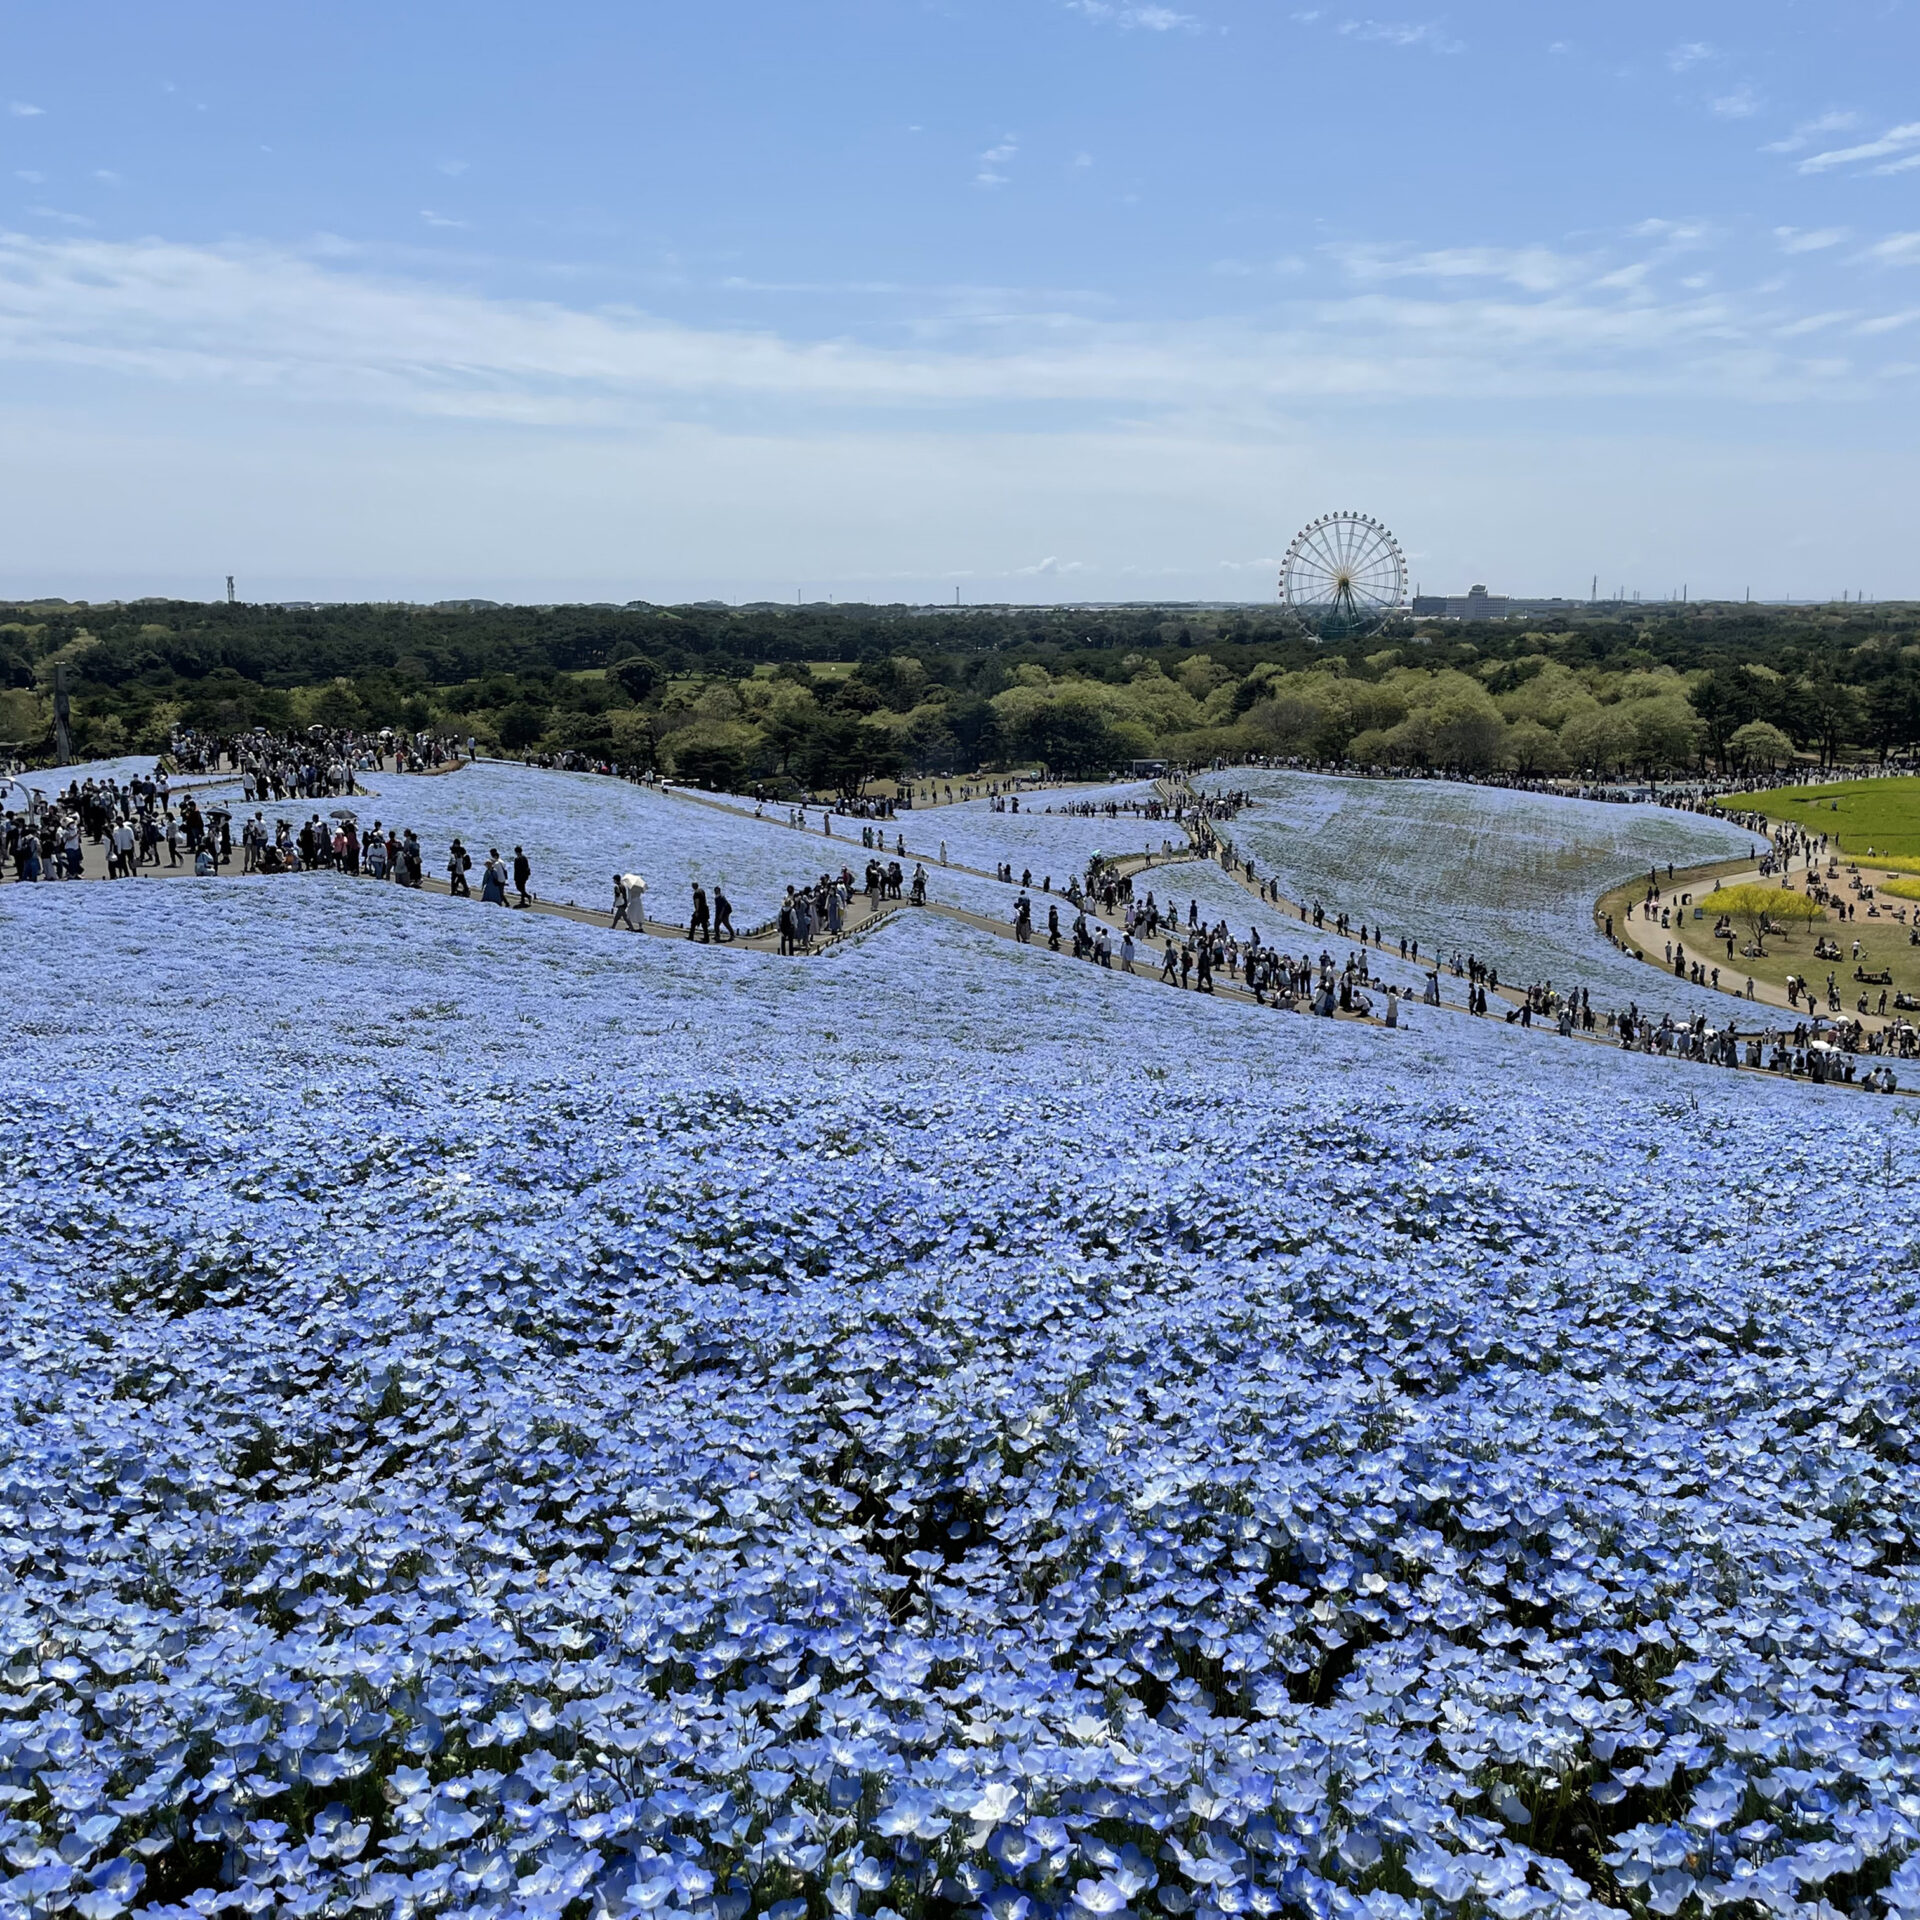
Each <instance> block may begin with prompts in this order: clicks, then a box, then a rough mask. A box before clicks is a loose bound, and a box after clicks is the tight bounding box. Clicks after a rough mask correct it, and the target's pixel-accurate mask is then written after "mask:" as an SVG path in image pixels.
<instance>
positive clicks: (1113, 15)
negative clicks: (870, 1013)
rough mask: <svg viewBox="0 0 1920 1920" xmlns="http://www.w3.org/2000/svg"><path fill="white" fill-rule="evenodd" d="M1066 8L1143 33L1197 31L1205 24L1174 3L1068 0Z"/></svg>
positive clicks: (1123, 29)
mask: <svg viewBox="0 0 1920 1920" xmlns="http://www.w3.org/2000/svg"><path fill="white" fill-rule="evenodd" d="M1067 11H1068V12H1069V13H1077V14H1079V15H1080V17H1081V18H1082V19H1084V20H1097V21H1098V22H1099V23H1100V24H1101V25H1102V26H1109V27H1119V28H1120V29H1121V30H1122V31H1123V32H1132V31H1135V30H1138V31H1140V32H1143V33H1176V32H1183V31H1184V32H1187V33H1193V32H1197V31H1198V30H1199V28H1200V27H1201V26H1202V25H1203V24H1204V23H1203V22H1202V21H1201V20H1200V19H1199V18H1198V17H1197V16H1196V15H1194V14H1191V13H1180V12H1177V11H1176V10H1175V9H1174V8H1172V7H1161V6H1127V5H1124V4H1121V0H1067Z"/></svg>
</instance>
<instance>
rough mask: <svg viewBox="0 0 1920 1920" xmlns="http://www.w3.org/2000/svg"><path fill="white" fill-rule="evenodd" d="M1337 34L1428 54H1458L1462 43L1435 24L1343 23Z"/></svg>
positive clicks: (1415, 21) (1403, 21)
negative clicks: (1421, 48)
mask: <svg viewBox="0 0 1920 1920" xmlns="http://www.w3.org/2000/svg"><path fill="white" fill-rule="evenodd" d="M1338 30H1339V31H1340V32H1341V33H1343V34H1346V35H1347V36H1348V37H1349V38H1351V39H1355V40H1367V41H1373V42H1376V43H1378V44H1379V45H1382V46H1388V47H1425V48H1426V49H1427V50H1428V52H1430V53H1460V52H1463V51H1464V50H1465V48H1466V42H1465V41H1464V40H1458V39H1455V38H1454V36H1453V35H1452V34H1450V33H1449V32H1448V31H1447V30H1446V28H1445V27H1443V26H1442V25H1441V24H1440V23H1439V22H1438V21H1437V20H1343V21H1341V23H1340V26H1339V29H1338Z"/></svg>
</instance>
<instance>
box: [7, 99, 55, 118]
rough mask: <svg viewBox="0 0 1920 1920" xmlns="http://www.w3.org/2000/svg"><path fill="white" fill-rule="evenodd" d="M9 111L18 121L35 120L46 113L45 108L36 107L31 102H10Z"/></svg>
mask: <svg viewBox="0 0 1920 1920" xmlns="http://www.w3.org/2000/svg"><path fill="white" fill-rule="evenodd" d="M7 111H8V112H9V113H10V114H12V115H13V117H14V118H15V119H16V120H34V119H38V118H39V116H40V115H41V114H43V113H45V112H46V108H45V107H36V106H35V105H34V104H33V102H32V101H30V100H9V101H8V102H7Z"/></svg>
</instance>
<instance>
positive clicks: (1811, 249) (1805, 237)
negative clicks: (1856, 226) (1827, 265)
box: [1773, 227, 1848, 253]
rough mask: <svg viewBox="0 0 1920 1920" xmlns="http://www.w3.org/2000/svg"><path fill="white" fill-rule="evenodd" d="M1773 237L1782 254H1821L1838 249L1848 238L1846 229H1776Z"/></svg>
mask: <svg viewBox="0 0 1920 1920" xmlns="http://www.w3.org/2000/svg"><path fill="white" fill-rule="evenodd" d="M1773 237H1774V238H1775V239H1776V240H1777V241H1779V243H1780V251H1781V252H1782V253H1819V252H1821V251H1822V250H1823V249H1825V248H1827V247H1837V246H1838V245H1839V244H1840V243H1841V242H1842V241H1843V240H1845V239H1846V238H1847V237H1848V236H1847V230H1846V228H1845V227H1814V228H1811V229H1807V228H1801V227H1775V228H1774V230H1773Z"/></svg>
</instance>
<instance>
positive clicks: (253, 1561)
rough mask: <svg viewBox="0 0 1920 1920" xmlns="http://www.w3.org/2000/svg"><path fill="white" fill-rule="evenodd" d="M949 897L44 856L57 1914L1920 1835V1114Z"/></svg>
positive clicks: (26, 1560) (1877, 1871) (1506, 1874)
mask: <svg viewBox="0 0 1920 1920" xmlns="http://www.w3.org/2000/svg"><path fill="white" fill-rule="evenodd" d="M22 894H24V895H25V896H26V897H25V899H24V900H23V899H22V898H21V897H20V896H21V895H22ZM924 926H925V923H924V922H916V921H915V920H913V919H912V918H911V917H908V918H907V919H905V920H903V921H900V922H896V923H895V924H894V925H893V926H891V927H889V928H887V929H884V930H881V931H879V932H876V934H875V935H873V936H872V937H871V938H870V939H868V940H866V941H864V942H862V943H859V944H857V945H855V946H853V947H851V948H848V949H846V950H844V951H843V952H842V953H841V954H840V955H839V956H838V957H836V958H834V959H831V960H828V961H824V962H815V963H790V962H789V963H783V962H781V961H780V960H778V959H777V958H774V957H771V956H763V955H754V954H744V953H735V952H709V951H706V950H701V951H698V952H694V951H689V950H688V949H687V948H686V947H684V946H680V947H675V946H672V945H670V944H667V943H651V942H638V941H632V942H629V941H616V940H611V939H609V938H608V937H607V936H606V935H604V934H601V933H597V932H595V931H594V930H592V929H588V928H582V927H579V926H575V925H571V924H568V923H565V922H560V921H552V920H546V921H542V920H535V919H533V918H531V917H528V916H510V915H505V914H498V915H489V914H484V913H482V912H480V911H479V910H478V909H475V908H471V907H468V906H465V905H464V904H461V903H456V902H451V901H446V900H440V899H434V898H427V899H418V898H406V897H401V896H399V895H398V893H397V890H393V889H377V888H372V887H356V886H353V885H352V884H351V883H348V882H345V881H340V880H335V879H330V878H325V877H322V878H318V879H316V880H315V881H313V882H312V883H303V884H302V885H300V886H299V887H292V886H287V885H284V884H276V883H271V882H263V883H252V882H240V883H235V884H231V885H223V886H218V887H213V886H208V887H196V886H192V885H190V884H185V883H183V884H181V885H180V886H178V887H169V888H165V889H151V890H146V889H139V890H136V889H133V888H128V889H124V890H122V889H112V888H78V887H75V888H45V889H38V890H27V889H20V890H18V892H16V891H14V890H11V889H10V890H8V891H7V892H5V893H4V894H0V938H3V939H4V940H5V942H6V944H7V950H8V953H9V956H10V960H11V961H12V964H13V968H14V977H15V981H16V986H17V989H18V991H19V993H20V996H21V1005H22V1007H23V1008H25V1009H26V1010H27V1013H26V1017H24V1018H22V1019H20V1020H18V1021H17V1022H16V1025H15V1029H14V1035H13V1044H12V1046H11V1047H10V1049H9V1051H8V1053H7V1055H6V1057H5V1060H4V1063H0V1109H4V1111H5V1112H6V1113H7V1114H8V1115H9V1118H10V1119H11V1121H12V1123H13V1124H12V1125H11V1126H10V1127H9V1129H8V1131H7V1135H6V1140H7V1147H6V1153H7V1165H6V1170H5V1171H6V1177H5V1179H4V1180H0V1395H4V1399H5V1405H6V1410H7V1418H6V1419H5V1421H4V1423H0V1562H3V1563H4V1567H5V1572H4V1574H0V1674H3V1675H4V1685H5V1688H6V1692H5V1694H4V1697H3V1700H0V1783H3V1784H4V1785H5V1787H6V1789H7V1792H6V1797H5V1807H4V1813H3V1814H0V1835H3V1836H4V1847H5V1859H6V1862H7V1875H8V1877H7V1878H6V1880H5V1881H4V1883H0V1911H4V1912H5V1913H7V1914H10V1915H11V1914H15V1913H18V1914H21V1915H26V1914H40V1913H51V1912H56V1911H66V1910H71V1911H73V1912H75V1913H78V1914H79V1915H81V1916H82V1920H113V1916H115V1915H117V1914H119V1913H121V1912H123V1911H126V1910H128V1909H141V1910H146V1911H155V1912H177V1913H180V1914H183V1915H184V1914H186V1913H189V1912H191V1913H196V1914H206V1913H211V1912H214V1911H217V1910H220V1909H222V1908H228V1909H231V1910H233V1911H239V1912H260V1913H264V1912H267V1911H269V1910H272V1911H274V1912H284V1913H289V1914H332V1913H338V1914H343V1915H344V1914H346V1913H349V1912H355V1911H358V1912H373V1911H382V1912H389V1913H396V1914H406V1915H420V1914H428V1913H437V1912H494V1911H500V1912H505V1911H508V1910H511V1911H513V1912H515V1913H548V1914H554V1915H560V1914H565V1913H578V1914H583V1915H584V1914H604V1915H626V1914H647V1913H657V1914H663V1915H678V1914H684V1915H688V1916H699V1917H700V1920H739V1916H742V1915H745V1914H747V1913H749V1912H756V1913H758V1912H765V1913H769V1914H772V1915H774V1916H776V1920H803V1916H809V1915H811V1916H827V1915H835V1916H842V1917H843V1920H850V1916H853V1915H855V1914H863V1915H867V1916H872V1917H873V1920H880V1917H881V1916H884V1915H887V1914H896V1915H901V1916H907V1920H933V1917H934V1916H943V1915H962V1914H964V1915H980V1916H983V1917H984V1920H1081V1917H1082V1916H1115V1915H1140V1916H1147V1915H1170V1916H1176V1917H1177V1920H1184V1917H1186V1916H1196V1915H1197V1916H1204V1917H1205V1920H1213V1916H1217V1915H1241V1914H1247V1913H1254V1914H1273V1913H1280V1912H1288V1913H1298V1914H1305V1915H1313V1916H1316V1917H1319V1916H1328V1915H1335V1914H1339V1915H1360V1914H1364V1915H1366V1916H1369V1920H1411V1916H1412V1915H1414V1914H1416V1913H1423V1914H1430V1915H1434V1916H1438V1915H1441V1914H1455V1913H1457V1914H1461V1915H1481V1914H1487V1913H1492V1914H1495V1915H1499V1916H1502V1917H1503V1920H1510V1917H1512V1916H1519V1915H1523V1914H1529V1913H1534V1912H1540V1913H1547V1912H1553V1913H1567V1914H1575V1915H1581V1914H1588V1913H1595V1912H1598V1911H1599V1910H1601V1909H1602V1908H1611V1909H1616V1910H1618V1909H1627V1910H1631V1911H1634V1912H1636V1913H1644V1912H1653V1913H1658V1914H1663V1915H1664V1914H1673V1913H1679V1912H1685V1913H1687V1914H1692V1913H1694V1912H1702V1913H1704V1912H1705V1911H1708V1910H1710V1909H1712V1908H1714V1907H1716V1906H1720V1905H1725V1904H1727V1903H1730V1902H1746V1903H1749V1904H1750V1905H1751V1906H1752V1908H1753V1909H1754V1910H1756V1911H1757V1910H1761V1909H1768V1910H1772V1911H1776V1912H1782V1913H1785V1912H1789V1911H1793V1910H1796V1908H1797V1907H1799V1906H1802V1905H1805V1906H1811V1904H1812V1903H1813V1902H1815V1901H1817V1900H1821V1899H1824V1900H1826V1901H1827V1902H1829V1903H1830V1906H1831V1907H1832V1908H1837V1909H1839V1910H1842V1911H1846V1910H1850V1909H1854V1908H1856V1907H1857V1908H1858V1909H1859V1910H1861V1911H1875V1910H1877V1909H1878V1906H1879V1903H1880V1902H1881V1901H1882V1900H1884V1901H1885V1902H1886V1904H1887V1905H1888V1906H1889V1907H1890V1908H1891V1909H1893V1910H1894V1911H1896V1912H1906V1911H1910V1910H1912V1909H1913V1908H1914V1907H1915V1905H1916V1904H1920V1868H1916V1867H1915V1866H1912V1865H1910V1864H1908V1862H1909V1856H1910V1854H1911V1853H1912V1852H1913V1850H1914V1842H1915V1835H1916V1822H1917V1821H1920V1795H1917V1794H1916V1788H1915V1784H1914V1775H1915V1770H1916V1768H1917V1767H1920V1716H1917V1713H1916V1698H1920V1696H1917V1695H1916V1666H1920V1651H1917V1647H1916V1636H1915V1631H1914V1629H1915V1620H1916V1615H1915V1607H1916V1603H1917V1602H1920V1572H1917V1571H1916V1569H1917V1568H1920V1553H1917V1552H1916V1540H1915V1533H1914V1529H1915V1525H1916V1522H1915V1511H1916V1494H1920V1468H1917V1467H1916V1464H1915V1460H1914V1447H1915V1444H1916V1443H1915V1439H1914V1433H1915V1426H1914V1422H1915V1403H1914V1395H1915V1386H1916V1362H1915V1358H1914V1356H1915V1352H1916V1337H1915V1336H1916V1333H1917V1332H1920V1324H1917V1316H1916V1308H1917V1305H1920V1300H1917V1295H1920V1279H1916V1272H1917V1271H1920V1269H1917V1267H1916V1262H1917V1261H1920V1200H1916V1197H1915V1192H1914V1189H1913V1186H1912V1184H1911V1183H1910V1182H1907V1181H1905V1180H1903V1179H1901V1178H1899V1177H1898V1175H1897V1172H1896V1169H1897V1168H1898V1167H1899V1166H1901V1165H1903V1164H1904V1157H1905V1156H1906V1155H1908V1154H1910V1152H1911V1140H1910V1133H1911V1122H1910V1121H1909V1119H1908V1118H1907V1116H1906V1114H1905V1112H1904V1110H1902V1109H1898V1108H1895V1107H1893V1106H1890V1105H1887V1104H1885V1103H1880V1102H1873V1101H1868V1100H1865V1099H1863V1098H1861V1097H1860V1096H1857V1095H1851V1094H1848V1093H1843V1092H1840V1091H1837V1090H1833V1091H1829V1090H1823V1089H1817V1088H1810V1087H1807V1086H1804V1085H1781V1084H1776V1083H1770V1082H1766V1081H1755V1080H1749V1079H1745V1078H1735V1077H1734V1076H1730V1075H1723V1074H1715V1073H1710V1072H1708V1071H1707V1070H1705V1069H1701V1068H1697V1067H1688V1066H1685V1065H1682V1064H1678V1063H1671V1062H1665V1061H1659V1060H1643V1059H1640V1058H1637V1057H1636V1058H1631V1059H1629V1058H1626V1057H1623V1056H1621V1055H1619V1054H1615V1053H1609V1052H1604V1051H1601V1050H1597V1049H1575V1048H1571V1047H1566V1048H1554V1047H1549V1046H1545V1045H1542V1044H1539V1043H1537V1042H1536V1043H1532V1044H1528V1043H1522V1042H1521V1041H1520V1037H1519V1036H1517V1035H1516V1034H1514V1033H1512V1032H1511V1031H1510V1030H1507V1029H1505V1028H1493V1027H1485V1026H1481V1025H1478V1024H1476V1023H1473V1022H1470V1021H1467V1020H1466V1019H1464V1018H1456V1017H1455V1016H1450V1015H1447V1016H1441V1015H1432V1016H1428V1017H1427V1018H1425V1019H1423V1020H1422V1022H1421V1024H1420V1026H1419V1029H1418V1031H1417V1032H1415V1033H1388V1032H1384V1031H1381V1030H1378V1029H1362V1028H1354V1027H1347V1026H1335V1025H1334V1024H1332V1023H1328V1022H1317V1021H1308V1020H1305V1019H1300V1018H1296V1017H1291V1016H1285V1015H1279V1014H1273V1013H1267V1012H1264V1011H1263V1010H1261V1009H1258V1008H1252V1007H1239V1006H1233V1005H1229V1004H1226V1003H1220V1002H1203V1001H1201V1000H1200V998H1199V996H1195V995H1180V994H1175V993H1173V992H1171V991H1170V990H1168V989H1165V988H1163V987H1160V986H1159V985H1158V984H1157V983H1153V982H1149V981H1130V980H1127V979H1125V978H1124V977H1120V976H1116V975H1114V974H1111V973H1105V972H1102V971H1100V970H1097V969H1093V968H1089V967H1085V966H1082V965H1076V964H1074V963H1073V962H1071V961H1069V960H1065V959H1062V958H1060V957H1057V956H1052V955H1048V954H1046V953H1044V952H1039V951H1027V950H1021V949H1017V948H1014V947H1011V946H1009V945H1008V944H1006V943H1004V942H998V941H994V940H991V939H989V938H987V937H985V936H974V935H970V934H967V933H965V932H964V931H962V930H957V929H952V928H950V927H949V928H948V929H947V937H946V938H944V939H942V940H941V941H939V942H937V943H936V942H934V941H931V940H928V939H926V938H924V937H923V933H922V929H923V928H924ZM1144 995H1155V996H1157V997H1156V998H1154V999H1153V1000H1152V1001H1151V1002H1149V1001H1148V1000H1146V999H1144V998H1142V996H1144ZM903 1010H904V1011H907V1012H908V1013H909V1014H910V1018H909V1019H906V1020H903V1019H902V1017H901V1015H902V1013H903ZM1143 1015H1144V1016H1149V1017H1147V1018H1143V1017H1142V1016H1143ZM1276 1023H1277V1024H1276ZM1276 1042H1279V1043H1280V1044H1276ZM1837 1172H1838V1173H1842V1174H1846V1173H1851V1174H1852V1175H1853V1176H1854V1178H1853V1180H1852V1181H1851V1182H1849V1181H1847V1180H1845V1179H1839V1180H1836V1179H1835V1177H1834V1176H1835V1174H1836V1173H1837ZM1868 1193H1870V1195H1871V1205H1872V1208H1873V1216H1874V1218H1873V1227H1872V1231H1871V1232H1870V1233H1863V1232H1862V1231H1861V1230H1860V1207H1861V1204H1862V1201H1863V1198H1864V1196H1865V1195H1867V1194H1868ZM1862 1903H1864V1904H1862Z"/></svg>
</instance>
